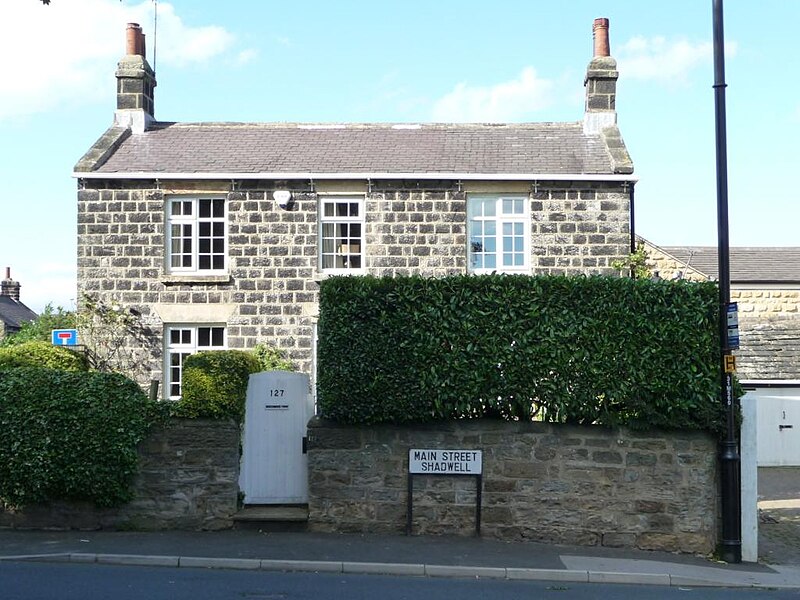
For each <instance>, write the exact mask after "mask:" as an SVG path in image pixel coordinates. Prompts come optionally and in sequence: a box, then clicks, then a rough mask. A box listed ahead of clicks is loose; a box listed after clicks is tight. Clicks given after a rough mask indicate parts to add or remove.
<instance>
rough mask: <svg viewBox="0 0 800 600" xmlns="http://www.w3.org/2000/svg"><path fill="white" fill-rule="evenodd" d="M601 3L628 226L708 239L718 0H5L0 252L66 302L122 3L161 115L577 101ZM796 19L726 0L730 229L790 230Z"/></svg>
mask: <svg viewBox="0 0 800 600" xmlns="http://www.w3.org/2000/svg"><path fill="white" fill-rule="evenodd" d="M756 5H757V6H758V8H757V9H754V8H753V7H754V6H756ZM597 17H606V18H609V19H610V38H611V54H612V56H613V57H614V58H615V59H616V60H617V63H618V70H619V82H618V87H617V113H618V124H619V127H620V130H621V132H622V135H623V138H624V140H625V143H626V145H627V147H628V151H629V152H630V154H631V157H632V159H633V162H634V167H635V175H636V176H637V177H638V178H639V182H638V183H637V184H636V213H635V226H636V232H637V233H638V234H640V235H642V236H644V237H645V238H647V239H648V240H650V241H652V242H653V243H655V244H657V245H659V246H669V245H716V244H717V237H718V232H717V180H716V146H715V124H714V123H715V118H714V115H715V98H714V90H713V84H714V69H713V45H712V31H713V29H712V0H672V1H670V2H643V1H642V0H606V1H605V2H603V1H601V0H569V2H544V1H543V0H493V1H492V2H487V1H478V0H381V1H380V2H378V1H376V0H339V1H337V2H329V1H326V0H295V1H294V2H286V1H284V0H282V1H274V0H259V1H258V2H255V1H252V2H243V1H240V2H222V1H221V0H173V1H171V2H167V1H160V2H155V1H154V0H142V1H134V0H122V1H120V0H51V4H50V5H48V6H45V5H43V4H42V3H41V2H40V0H2V2H0V23H3V24H4V27H3V32H2V35H0V56H3V58H4V60H3V66H2V70H3V74H2V77H0V176H1V177H2V182H3V183H2V196H1V198H2V199H1V200H0V207H1V210H0V268H3V267H10V268H11V275H12V278H13V279H15V280H17V281H19V282H20V283H21V284H22V288H21V300H22V301H23V302H24V303H25V304H27V305H28V306H29V307H30V308H32V309H33V310H36V311H37V312H38V311H41V310H42V309H43V308H44V307H45V306H46V305H47V304H52V305H53V306H62V307H64V308H74V305H75V296H76V283H75V278H76V260H77V259H76V229H77V226H76V214H77V200H76V190H77V183H76V180H75V179H74V178H73V177H72V172H73V167H74V165H75V163H76V162H77V161H78V160H79V159H80V157H81V156H82V155H83V154H84V152H86V151H87V150H88V149H89V147H90V146H91V145H92V144H93V143H94V142H95V140H96V139H97V138H98V137H100V135H101V134H102V133H103V132H104V131H105V130H106V128H108V127H109V126H110V125H111V124H112V122H113V116H114V109H115V86H116V79H115V77H114V72H115V70H116V66H117V62H118V61H119V59H120V58H122V56H123V54H124V51H125V26H126V23H128V22H137V23H140V24H141V25H142V27H143V29H144V31H145V34H146V36H147V55H148V60H149V62H150V64H151V65H153V66H154V67H155V70H156V77H157V81H158V86H157V88H156V90H155V113H156V118H157V119H158V120H161V121H189V122H196V121H240V122H273V121H291V122H394V123H420V122H541V121H580V120H582V118H583V101H584V88H583V79H584V75H585V72H586V66H587V64H588V62H589V60H590V59H591V55H592V23H593V20H594V19H595V18H597ZM798 22H800V2H797V1H796V0H761V1H760V2H758V3H752V2H742V1H735V2H731V1H729V2H727V3H726V4H725V6H724V25H725V27H724V30H725V69H726V74H725V83H726V84H727V88H726V90H725V99H726V116H727V127H726V134H727V165H728V203H729V223H730V225H729V231H730V245H731V246H800V243H798V234H797V228H798V225H800V186H798V185H796V184H794V183H793V182H792V181H791V180H789V179H787V178H788V175H789V174H790V173H792V172H795V171H796V170H800V164H798V160H797V158H798V152H797V143H796V140H797V138H798V134H800V89H798V88H800V77H798V76H797V70H798V69H797V65H796V64H795V61H796V56H797V54H798V53H797V49H796V48H795V44H796V42H795V41H794V40H795V39H796V28H797V25H796V24H797V23H798ZM154 31H155V33H154ZM4 275H5V269H3V270H2V272H0V277H3V276H4Z"/></svg>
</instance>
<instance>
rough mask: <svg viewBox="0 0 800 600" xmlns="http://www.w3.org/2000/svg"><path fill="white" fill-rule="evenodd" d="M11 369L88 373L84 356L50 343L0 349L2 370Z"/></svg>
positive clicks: (28, 343) (36, 342) (19, 345)
mask: <svg viewBox="0 0 800 600" xmlns="http://www.w3.org/2000/svg"><path fill="white" fill-rule="evenodd" d="M9 367H47V368H49V369H61V370H62V371H88V370H89V361H88V360H87V359H86V357H85V356H84V355H83V354H79V353H77V352H74V351H72V350H70V349H68V348H63V347H60V346H54V345H53V344H51V343H49V342H42V341H31V342H24V343H22V344H17V345H13V346H6V347H2V348H0V369H4V368H9Z"/></svg>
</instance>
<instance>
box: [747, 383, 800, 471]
mask: <svg viewBox="0 0 800 600" xmlns="http://www.w3.org/2000/svg"><path fill="white" fill-rule="evenodd" d="M747 393H748V395H752V396H754V397H755V398H756V407H757V411H758V416H757V423H758V425H757V427H758V432H757V435H758V442H757V444H758V466H759V467H786V466H800V388H798V387H780V388H779V387H762V388H757V389H755V390H750V391H748V392H747Z"/></svg>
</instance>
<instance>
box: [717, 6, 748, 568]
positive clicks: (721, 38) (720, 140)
mask: <svg viewBox="0 0 800 600" xmlns="http://www.w3.org/2000/svg"><path fill="white" fill-rule="evenodd" d="M713 12H714V18H713V21H714V107H715V124H716V127H715V131H716V147H717V233H718V248H717V258H718V261H719V337H720V350H721V352H720V355H721V356H720V361H721V364H720V372H721V386H720V387H721V392H722V393H721V400H722V402H723V403H724V405H725V421H726V423H725V439H724V440H723V441H722V442H721V444H720V463H721V478H722V481H721V483H722V490H721V491H722V560H724V561H725V562H729V563H740V562H742V522H741V518H742V505H741V484H740V467H741V459H740V456H739V446H738V442H737V440H736V418H735V416H736V401H735V398H734V395H733V368H732V365H733V364H734V362H733V357H732V356H730V352H731V348H730V343H729V340H728V306H729V305H730V301H731V281H730V262H729V254H730V250H729V243H728V156H727V139H726V123H725V87H726V85H725V35H724V31H723V18H722V0H713Z"/></svg>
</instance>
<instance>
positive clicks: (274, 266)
mask: <svg viewBox="0 0 800 600" xmlns="http://www.w3.org/2000/svg"><path fill="white" fill-rule="evenodd" d="M231 187H232V184H231V182H192V181H189V182H186V181H181V182H170V181H165V182H159V183H158V186H157V187H156V185H155V184H154V183H153V182H148V183H147V184H144V185H143V184H142V183H140V182H136V181H118V180H115V181H106V180H98V179H91V180H86V181H84V182H83V189H81V190H80V191H79V193H78V285H79V296H80V295H81V294H84V293H87V294H91V295H93V296H95V297H96V298H98V299H99V300H102V301H104V302H106V303H108V304H112V303H116V304H118V305H120V306H122V307H124V308H125V309H133V310H135V311H136V312H138V313H140V314H141V315H142V320H143V323H144V324H145V325H146V326H148V327H149V328H150V330H151V332H152V336H153V338H154V344H152V345H151V346H150V347H151V349H150V350H148V349H147V348H145V347H142V348H141V361H140V364H141V365H142V369H141V371H140V372H139V373H137V376H138V378H139V380H140V382H141V383H142V384H145V383H146V382H147V381H148V380H150V379H162V377H163V357H162V355H161V354H160V350H158V348H162V342H161V336H162V333H163V331H164V326H165V325H166V324H168V323H169V322H198V323H200V322H203V323H206V322H214V323H221V324H224V325H225V326H226V328H227V336H228V337H227V339H228V347H229V348H251V347H253V346H254V345H255V344H256V343H259V342H268V343H271V344H273V345H275V346H277V347H279V348H281V349H282V350H284V351H286V353H287V355H288V357H289V358H290V359H291V360H292V361H293V362H295V364H296V365H297V366H298V367H299V368H300V369H301V370H303V371H306V372H308V371H309V370H310V369H311V361H312V354H313V351H312V345H313V326H314V323H315V319H316V314H317V302H318V299H317V294H318V290H319V281H320V279H322V278H323V277H325V276H326V275H325V274H324V273H323V272H322V271H321V270H320V268H319V235H320V233H319V226H318V221H319V214H318V213H319V207H318V200H319V198H321V197H324V196H325V195H326V194H329V193H340V194H341V193H350V194H352V195H356V196H357V195H360V196H361V197H365V198H366V202H365V212H366V215H365V224H364V245H365V254H364V258H365V269H364V270H363V273H366V274H370V275H375V276H383V275H410V274H421V275H424V276H445V275H452V274H463V273H466V272H467V232H466V227H467V224H466V222H467V217H466V199H467V197H468V195H469V194H470V193H472V191H471V190H472V189H475V190H478V191H480V192H481V193H485V191H486V190H487V189H489V190H492V191H494V192H496V193H500V192H513V193H516V194H519V193H524V194H527V196H528V199H529V205H530V212H531V219H530V228H531V229H530V239H531V248H530V253H531V256H530V260H531V271H530V272H531V273H533V274H537V273H550V274H616V271H614V270H613V269H611V268H610V266H609V265H610V263H611V261H613V260H614V259H616V258H620V257H623V256H625V255H626V254H627V252H628V248H629V246H630V234H629V191H628V184H626V183H624V182H620V183H598V182H535V183H531V182H494V183H492V182H482V183H481V184H479V185H478V184H472V186H470V185H469V184H468V185H464V186H462V185H460V184H456V183H455V182H451V181H446V182H430V181H427V182H426V181H418V182H392V181H387V182H383V184H381V182H371V184H370V186H369V188H368V189H365V188H366V186H365V185H364V183H363V182H358V183H351V184H342V183H340V182H329V183H328V184H326V182H324V181H323V182H319V183H316V184H315V186H314V187H313V188H312V187H311V186H309V185H308V184H307V183H305V182H303V183H299V182H295V183H294V184H291V183H290V184H288V185H287V184H286V182H246V181H244V182H237V183H236V185H235V187H236V189H235V190H233V191H231ZM277 187H288V188H290V189H292V190H293V195H294V201H293V203H292V204H291V205H290V207H289V208H288V209H285V210H284V209H281V208H279V207H278V205H277V204H276V203H275V201H274V200H273V199H272V196H271V194H272V191H273V190H274V189H275V188H277ZM211 192H213V193H215V194H217V195H219V196H221V197H224V198H225V199H226V205H227V214H228V224H227V234H228V238H227V239H228V249H227V251H228V265H229V268H228V274H227V275H222V276H220V275H214V276H202V275H199V276H187V275H171V274H170V273H169V272H168V269H167V248H166V243H167V242H166V229H165V228H166V219H167V216H166V209H165V206H166V200H167V199H168V198H169V197H170V196H172V195H177V194H187V193H189V194H191V193H195V194H198V193H211ZM131 343H133V342H131ZM152 348H156V350H155V351H153V350H152Z"/></svg>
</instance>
